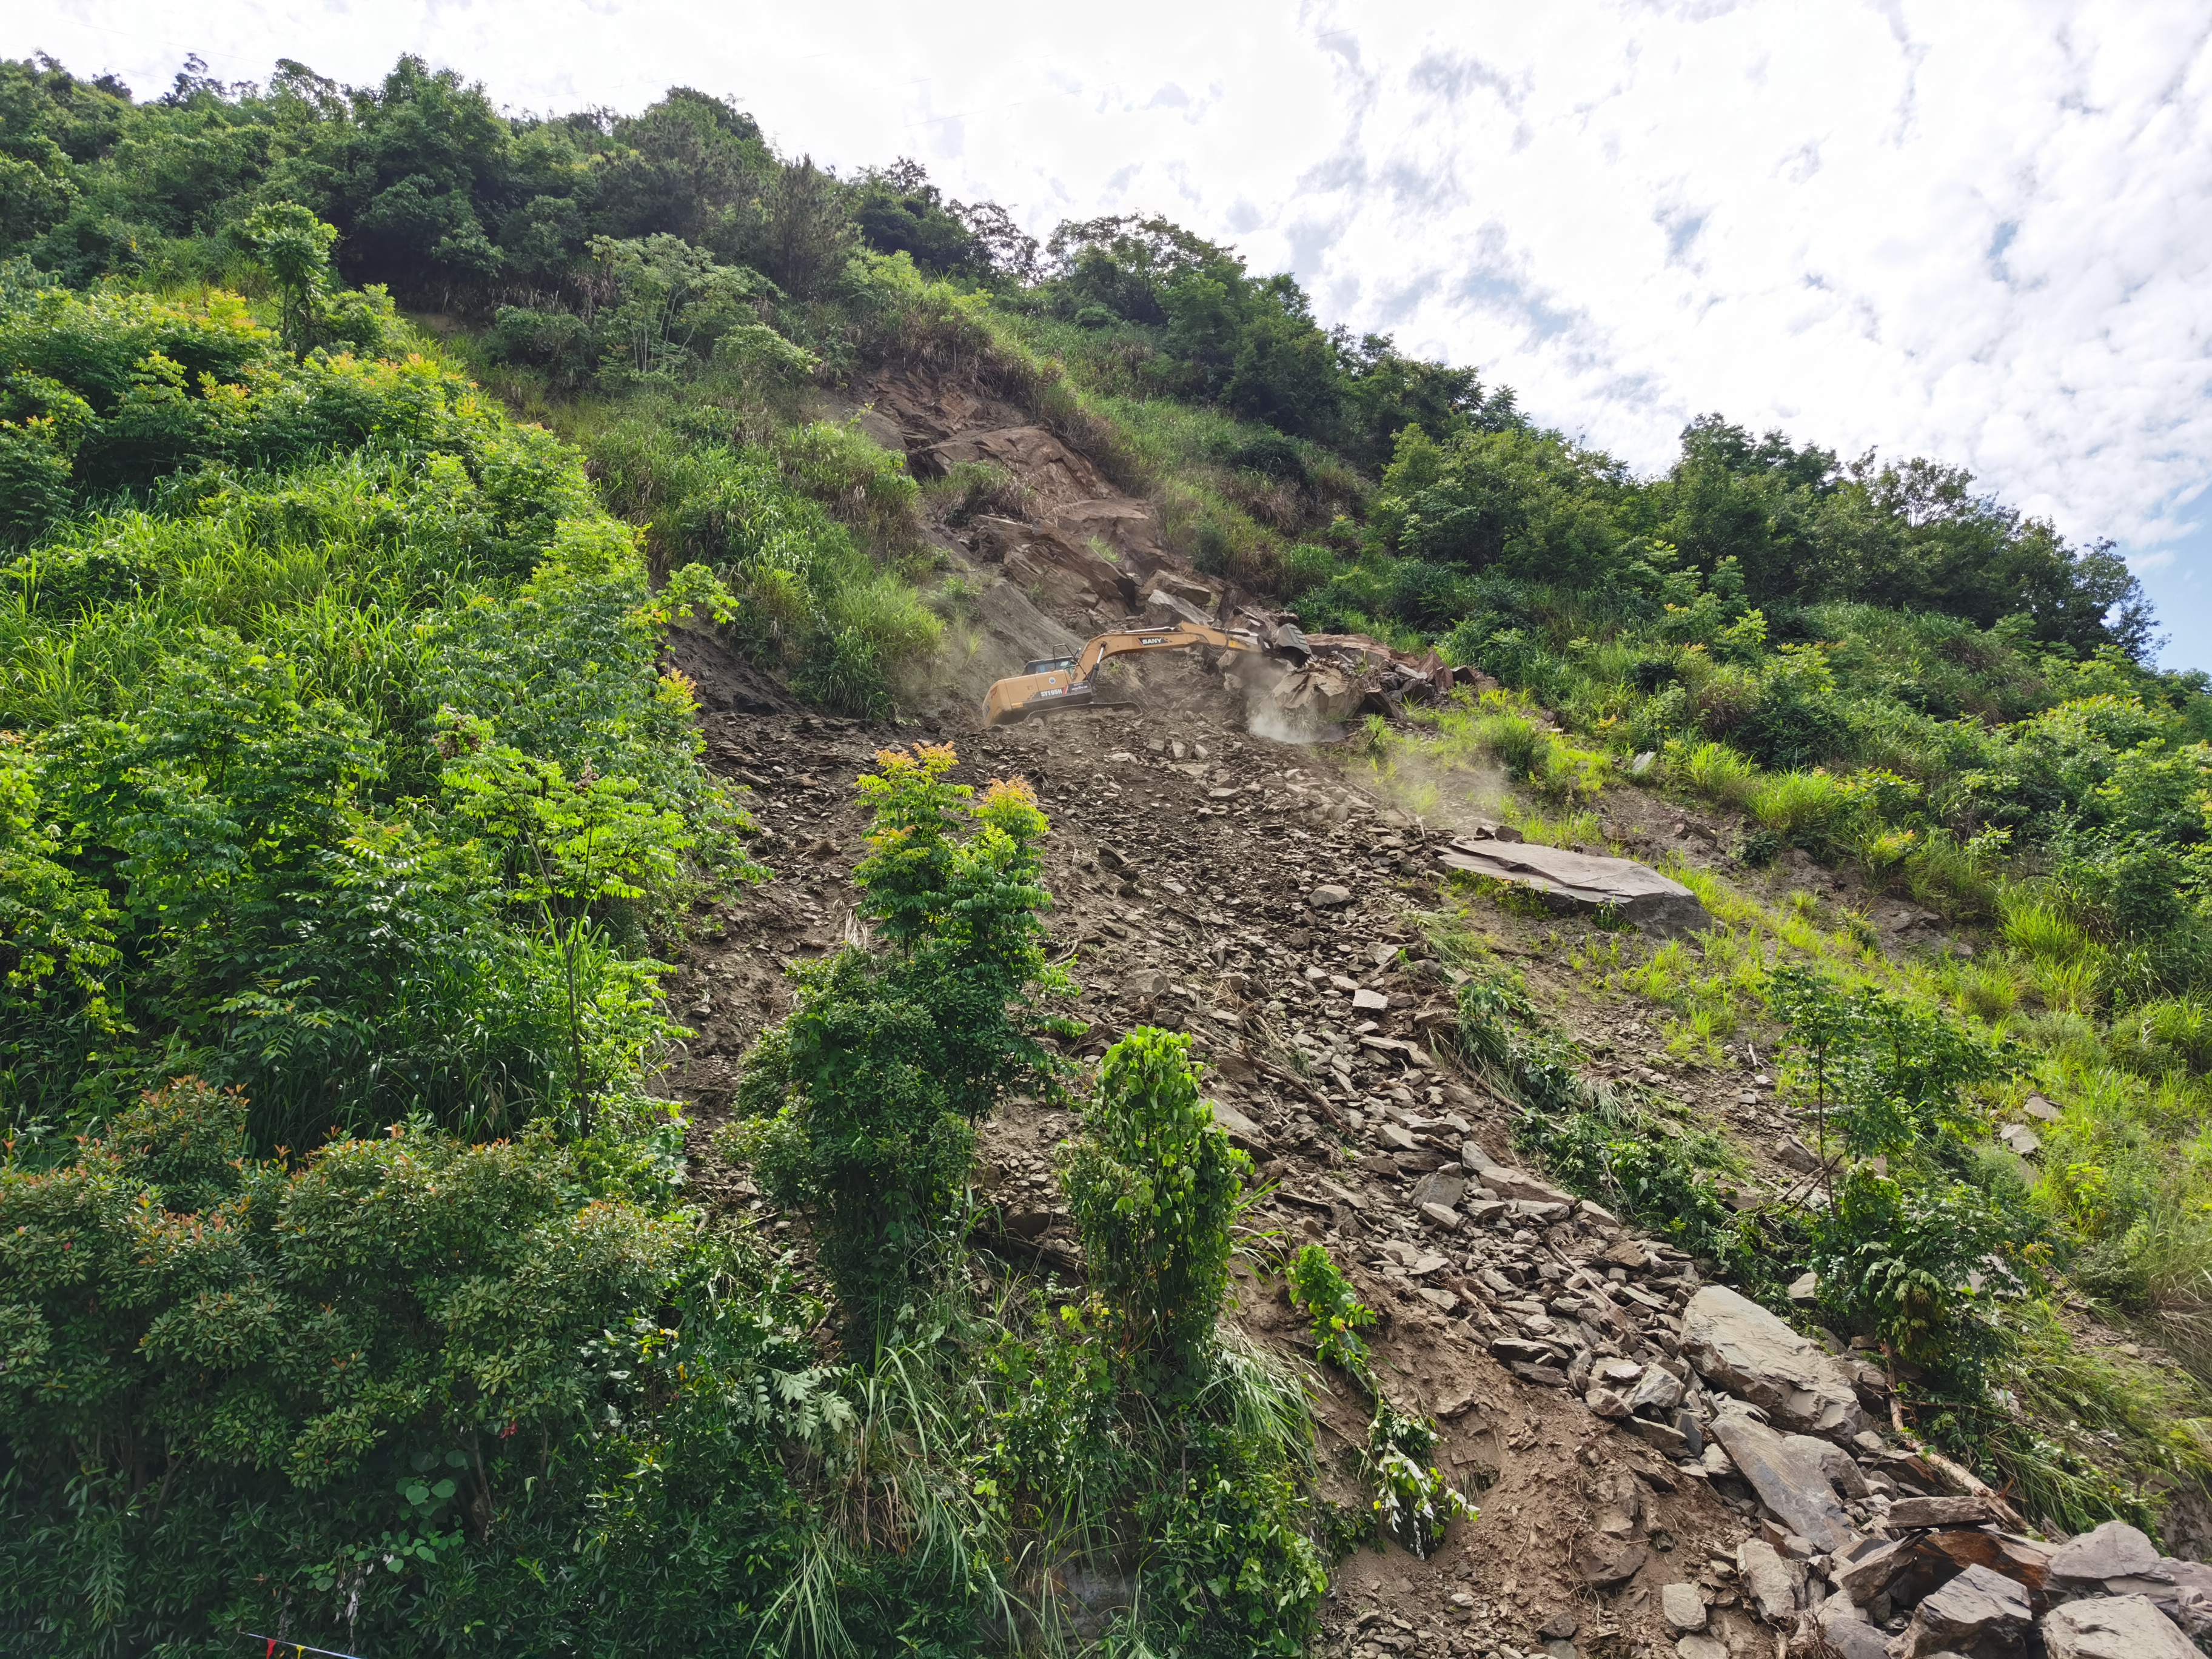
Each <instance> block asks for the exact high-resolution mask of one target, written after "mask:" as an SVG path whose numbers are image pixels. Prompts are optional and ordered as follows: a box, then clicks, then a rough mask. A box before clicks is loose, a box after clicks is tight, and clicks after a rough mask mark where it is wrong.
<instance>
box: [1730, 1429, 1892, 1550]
mask: <svg viewBox="0 0 2212 1659" xmlns="http://www.w3.org/2000/svg"><path fill="white" fill-rule="evenodd" d="M1713 1437H1714V1438H1715V1439H1716V1440H1717V1441H1719V1442H1720V1443H1721V1444H1722V1445H1723V1446H1724V1447H1726V1448H1727V1449H1728V1455H1729V1458H1730V1459H1731V1460H1733V1461H1734V1462H1735V1466H1736V1468H1738V1469H1740V1470H1741V1471H1742V1474H1743V1478H1744V1479H1745V1480H1747V1481H1749V1482H1750V1483H1751V1488H1752V1490H1753V1492H1757V1493H1758V1494H1759V1501H1760V1502H1761V1503H1763V1504H1765V1505H1766V1507H1767V1508H1768V1509H1770V1510H1772V1511H1773V1512H1774V1514H1775V1515H1776V1516H1778V1518H1779V1519H1780V1520H1781V1522H1782V1524H1783V1525H1784V1526H1785V1527H1787V1528H1789V1529H1790V1531H1791V1532H1793V1533H1796V1534H1797V1535H1798V1536H1799V1537H1800V1538H1803V1539H1805V1540H1807V1541H1809V1542H1810V1543H1811V1544H1812V1546H1813V1547H1814V1549H1817V1550H1822V1551H1830V1552H1832V1551H1836V1550H1841V1549H1847V1548H1849V1547H1850V1545H1851V1544H1852V1543H1853V1542H1854V1541H1855V1540H1856V1538H1857V1534H1855V1533H1853V1532H1852V1530H1851V1523H1850V1516H1846V1515H1845V1514H1844V1509H1843V1505H1842V1504H1838V1502H1837V1501H1836V1494H1835V1492H1833V1491H1832V1490H1831V1489H1830V1487H1829V1486H1828V1477H1827V1476H1826V1474H1823V1473H1822V1472H1821V1469H1820V1463H1819V1462H1817V1461H1815V1460H1814V1459H1813V1458H1810V1457H1808V1456H1807V1455H1805V1453H1804V1452H1803V1451H1802V1450H1801V1449H1798V1448H1797V1447H1796V1446H1794V1445H1792V1444H1790V1443H1789V1442H1788V1441H1786V1440H1784V1438H1783V1437H1781V1436H1780V1435H1778V1434H1777V1433H1775V1431H1773V1430H1771V1429H1770V1428H1768V1427H1767V1426H1766V1425H1765V1424H1764V1423H1761V1422H1760V1421H1759V1419H1757V1418H1755V1417H1753V1415H1752V1414H1751V1413H1749V1412H1747V1411H1746V1410H1744V1409H1743V1407H1741V1406H1740V1405H1732V1406H1729V1407H1723V1409H1722V1410H1721V1411H1720V1412H1718V1413H1716V1414H1715V1416H1714V1418H1713Z"/></svg>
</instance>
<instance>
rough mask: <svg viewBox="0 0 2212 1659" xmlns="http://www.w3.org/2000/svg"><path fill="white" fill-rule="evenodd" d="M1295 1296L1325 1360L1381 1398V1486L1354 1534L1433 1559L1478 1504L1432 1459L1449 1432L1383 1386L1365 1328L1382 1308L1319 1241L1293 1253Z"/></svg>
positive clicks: (1375, 1444)
mask: <svg viewBox="0 0 2212 1659" xmlns="http://www.w3.org/2000/svg"><path fill="white" fill-rule="evenodd" d="M1290 1286H1291V1300H1292V1302H1293V1303H1294V1304H1296V1305H1297V1306H1298V1307H1300V1308H1303V1309H1304V1310H1305V1313H1306V1316H1307V1317H1308V1318H1309V1319H1310V1320H1311V1321H1312V1322H1313V1334H1314V1343H1315V1347H1316V1351H1317V1352H1319V1354H1320V1356H1321V1358H1322V1363H1323V1364H1330V1365H1334V1366H1336V1367H1337V1368H1338V1369H1339V1370H1341V1371H1343V1372H1344V1373H1345V1374H1346V1376H1349V1377H1351V1378H1352V1381H1353V1382H1355V1383H1358V1385H1359V1386H1360V1388H1361V1389H1364V1391H1365V1392H1366V1394H1367V1395H1368V1396H1369V1397H1370V1399H1372V1400H1373V1401H1374V1402H1375V1417H1374V1420H1373V1421H1372V1422H1371V1423H1370V1425H1368V1431H1367V1449H1366V1455H1365V1460H1364V1461H1365V1473H1366V1475H1367V1479H1368V1482H1369V1484H1370V1486H1373V1487H1374V1488H1375V1505H1374V1516H1373V1521H1372V1524H1371V1525H1370V1526H1369V1527H1367V1528H1363V1529H1360V1530H1358V1531H1356V1532H1353V1533H1352V1534H1350V1538H1349V1539H1347V1541H1351V1540H1356V1539H1359V1538H1363V1537H1364V1538H1365V1539H1369V1540H1372V1541H1375V1542H1376V1546H1377V1547H1380V1544H1381V1541H1382V1540H1383V1539H1385V1538H1388V1539H1389V1540H1391V1541H1394V1542H1395V1543H1396V1544H1398V1545H1399V1546H1400V1547H1402V1548H1404V1549H1405V1550H1407V1552H1408V1553H1411V1554H1412V1555H1413V1556H1414V1557H1415V1558H1416V1559H1420V1560H1426V1559H1428V1558H1429V1557H1430V1556H1431V1555H1432V1554H1434V1553H1436V1549H1437V1545H1438V1544H1439V1543H1441V1542H1442V1541H1443V1533H1444V1528H1445V1527H1446V1526H1447V1525H1449V1523H1450V1522H1452V1521H1453V1520H1455V1519H1456V1518H1458V1517H1460V1516H1470V1517H1471V1516H1474V1513H1475V1510H1474V1505H1472V1504H1469V1503H1468V1501H1467V1499H1466V1498H1464V1497H1463V1496H1462V1495H1461V1493H1460V1492H1458V1491H1456V1490H1455V1488H1453V1487H1452V1486H1449V1485H1447V1484H1446V1483H1445V1480H1444V1477H1443V1471H1442V1470H1440V1469H1438V1468H1437V1466H1436V1464H1435V1462H1433V1461H1432V1456H1433V1454H1434V1453H1435V1451H1436V1449H1437V1442H1438V1441H1439V1440H1440V1439H1441V1438H1442V1435H1441V1434H1440V1433H1439V1432H1438V1431H1437V1425H1435V1424H1434V1423H1431V1422H1430V1421H1429V1420H1428V1419H1426V1418H1425V1417H1422V1416H1419V1415H1418V1414H1409V1413H1406V1412H1402V1411H1401V1410H1399V1409H1398V1407H1396V1406H1395V1405H1393V1404H1392V1403H1391V1401H1390V1397H1389V1395H1388V1394H1386V1393H1385V1392H1384V1391H1383V1380H1382V1378H1381V1377H1379V1376H1376V1371H1375V1365H1374V1359H1373V1356H1372V1355H1371V1354H1370V1352H1369V1351H1368V1347H1367V1344H1366V1343H1365V1342H1364V1340H1362V1339H1361V1337H1360V1335H1359V1333H1360V1332H1361V1331H1362V1330H1364V1329H1365V1328H1368V1327H1370V1326H1371V1325H1373V1324H1374V1323H1375V1310H1373V1309H1371V1308H1369V1307H1367V1306H1366V1305H1364V1304H1363V1303H1362V1302H1361V1301H1360V1300H1359V1298H1358V1296H1357V1295H1355V1294H1354V1293H1353V1291H1352V1281H1351V1280H1349V1279H1346V1278H1345V1276H1344V1273H1343V1271H1342V1270H1341V1269H1340V1268H1339V1267H1337V1265H1336V1263H1335V1262H1334V1261H1331V1260H1330V1259H1329V1255H1328V1251H1327V1250H1325V1249H1322V1247H1321V1246H1320V1245H1318V1244H1308V1245H1306V1246H1304V1248H1303V1249H1300V1250H1299V1251H1298V1253H1297V1255H1295V1256H1293V1257H1292V1258H1291V1266H1290Z"/></svg>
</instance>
